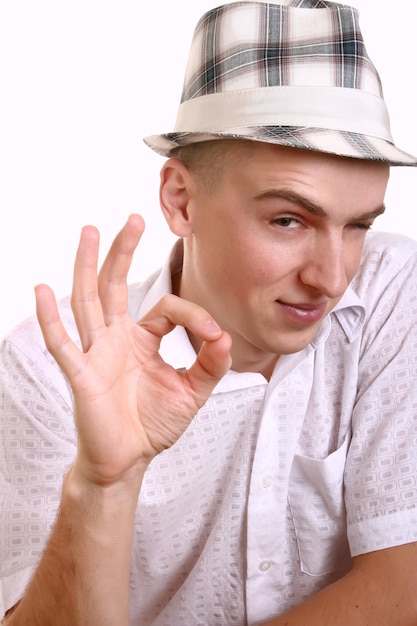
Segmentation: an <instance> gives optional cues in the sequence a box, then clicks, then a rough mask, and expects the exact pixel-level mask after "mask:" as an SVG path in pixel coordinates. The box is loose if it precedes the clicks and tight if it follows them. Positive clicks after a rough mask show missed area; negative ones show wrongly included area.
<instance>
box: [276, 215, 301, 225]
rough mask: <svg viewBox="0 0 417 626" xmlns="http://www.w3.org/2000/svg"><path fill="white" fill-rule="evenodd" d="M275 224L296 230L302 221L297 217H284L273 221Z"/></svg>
mask: <svg viewBox="0 0 417 626" xmlns="http://www.w3.org/2000/svg"><path fill="white" fill-rule="evenodd" d="M272 223H273V224H277V226H281V227H282V228H296V227H297V226H299V224H300V221H299V220H297V219H296V218H295V217H290V216H287V215H286V216H284V217H276V218H274V219H273V220H272Z"/></svg>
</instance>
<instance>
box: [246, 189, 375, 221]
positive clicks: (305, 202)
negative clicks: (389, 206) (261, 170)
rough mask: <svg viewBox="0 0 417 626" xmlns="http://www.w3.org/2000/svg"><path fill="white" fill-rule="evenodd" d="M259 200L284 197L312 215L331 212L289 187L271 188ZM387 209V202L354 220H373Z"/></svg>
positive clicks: (326, 215) (320, 215)
mask: <svg viewBox="0 0 417 626" xmlns="http://www.w3.org/2000/svg"><path fill="white" fill-rule="evenodd" d="M256 198H257V199H258V200H264V199H266V200H267V199H268V198H282V199H283V200H288V201H289V202H292V203H293V204H298V205H299V206H302V207H303V208H304V209H306V211H308V212H309V213H311V214H312V215H317V216H318V217H329V214H328V213H327V212H326V211H325V210H324V209H323V207H321V206H319V205H318V204H316V203H315V202H312V201H311V200H310V199H309V198H306V197H305V196H302V195H300V194H298V193H295V192H294V191H289V190H288V189H270V190H268V191H265V192H264V193H261V194H259V195H258V196H257V197H256ZM384 211H385V204H382V205H381V206H379V207H377V208H376V209H374V210H372V211H367V212H366V213H363V214H362V215H358V216H357V217H356V216H355V217H354V218H353V219H354V220H371V219H375V218H376V217H378V215H382V214H383V213H384Z"/></svg>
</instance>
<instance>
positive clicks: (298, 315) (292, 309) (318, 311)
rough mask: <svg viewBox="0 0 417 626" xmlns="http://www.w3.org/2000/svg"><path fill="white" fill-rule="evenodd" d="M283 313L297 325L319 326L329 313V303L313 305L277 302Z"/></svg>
mask: <svg viewBox="0 0 417 626" xmlns="http://www.w3.org/2000/svg"><path fill="white" fill-rule="evenodd" d="M277 304H278V306H279V307H280V309H281V311H282V313H284V315H285V316H286V317H287V318H289V319H290V320H291V321H293V322H296V323H297V324H317V322H319V321H320V320H321V319H323V317H324V316H325V315H326V312H327V303H322V304H318V305H312V304H286V303H285V302H281V301H280V300H277Z"/></svg>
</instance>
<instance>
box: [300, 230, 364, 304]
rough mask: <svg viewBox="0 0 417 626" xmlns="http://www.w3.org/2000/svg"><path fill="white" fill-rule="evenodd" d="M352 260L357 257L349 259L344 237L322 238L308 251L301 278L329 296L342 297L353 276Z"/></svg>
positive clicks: (306, 283) (309, 285) (311, 286)
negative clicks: (351, 271) (351, 273)
mask: <svg viewBox="0 0 417 626" xmlns="http://www.w3.org/2000/svg"><path fill="white" fill-rule="evenodd" d="M355 256H356V255H355ZM352 262H355V259H353V258H350V259H349V255H348V253H347V250H346V249H345V245H344V242H343V237H327V238H320V239H319V240H317V241H316V242H315V243H314V245H312V246H311V247H310V249H309V250H308V252H306V257H305V260H304V264H303V266H302V268H301V270H300V273H299V275H300V279H301V281H302V282H303V283H304V284H305V285H307V286H308V287H310V288H313V289H314V290H316V291H317V292H319V293H320V294H323V295H325V296H326V297H328V298H340V297H341V296H342V295H343V294H344V292H345V291H346V289H347V286H348V284H349V282H350V279H351V278H352V276H350V267H351V265H352Z"/></svg>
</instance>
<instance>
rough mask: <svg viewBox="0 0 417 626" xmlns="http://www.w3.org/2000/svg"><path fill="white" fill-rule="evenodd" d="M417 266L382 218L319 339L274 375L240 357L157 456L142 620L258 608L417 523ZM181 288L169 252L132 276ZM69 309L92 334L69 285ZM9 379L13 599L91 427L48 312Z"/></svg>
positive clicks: (140, 585) (8, 533) (215, 624)
mask: <svg viewBox="0 0 417 626" xmlns="http://www.w3.org/2000/svg"><path fill="white" fill-rule="evenodd" d="M177 252H178V250H177ZM175 262H176V263H179V262H180V259H179V258H177V260H176V261H175ZM416 277H417V244H416V243H415V242H412V241H410V240H408V239H406V238H404V237H401V236H396V235H383V234H379V233H370V234H369V235H368V236H367V243H366V246H365V252H364V260H363V263H362V265H361V268H360V270H359V272H358V274H357V276H356V277H355V279H354V281H353V283H352V288H351V289H348V291H347V292H346V294H345V296H344V298H343V299H342V301H341V302H340V303H339V304H338V306H337V307H336V309H335V311H334V312H333V313H332V314H330V316H329V317H328V318H326V320H324V323H323V324H322V326H321V328H320V330H319V332H318V333H317V335H316V337H315V338H314V340H313V342H312V343H311V344H310V345H309V346H308V347H307V348H306V349H305V350H303V351H301V352H299V353H297V354H293V355H288V356H284V357H282V358H280V360H279V361H278V364H277V367H276V369H275V371H274V374H273V377H272V379H271V381H270V382H269V384H268V383H267V382H266V380H265V379H264V378H263V377H262V376H261V375H259V374H236V373H234V372H231V373H230V374H228V375H227V376H226V377H224V379H223V380H222V381H221V382H220V383H219V385H218V386H217V387H216V389H215V392H214V393H213V394H212V396H211V398H210V399H209V401H208V402H207V403H206V405H205V406H204V407H203V408H202V409H201V411H200V412H199V413H198V414H197V416H196V417H195V419H194V420H193V422H192V423H191V425H190V426H189V428H188V429H187V430H186V432H185V433H184V434H183V436H182V437H181V438H180V439H179V441H178V442H177V443H176V444H175V445H174V446H173V447H172V448H171V449H169V450H166V451H164V452H163V453H162V454H160V455H159V456H158V457H156V458H155V459H154V461H153V462H152V464H151V465H150V467H149V469H148V471H147V473H146V476H145V480H144V484H143V489H142V492H141V496H140V500H139V503H138V509H137V516H136V524H135V531H134V542H133V549H132V570H131V582H130V585H131V621H130V624H131V626H144V625H149V626H179V625H183V626H189V624H193V625H195V626H207V624H210V626H220V625H221V626H224V624H239V625H240V626H241V625H244V624H257V623H259V622H261V621H262V620H266V619H268V618H270V617H272V616H273V615H277V614H279V613H281V612H282V611H284V610H286V609H288V608H290V607H292V606H294V605H296V604H298V603H300V602H302V601H303V600H304V599H306V598H307V597H309V596H311V595H312V594H313V593H315V592H316V591H318V590H319V589H320V588H322V587H324V586H325V585H327V584H329V583H330V582H332V581H333V580H336V579H337V578H339V577H341V576H342V575H343V574H344V573H345V572H346V570H347V569H348V568H349V567H350V564H351V557H352V556H354V555H357V554H361V553H364V552H368V551H373V550H378V549H381V548H385V547H389V546H395V545H400V544H403V543H407V542H411V541H416V540H417V447H416V433H417V386H416V382H415V381H416V380H417V375H416V374H417V356H416V355H417V324H416V322H417V278H416ZM169 289H170V265H167V266H166V267H165V268H164V270H163V272H162V273H161V274H160V275H159V276H157V277H155V276H154V277H152V278H151V279H150V280H149V281H147V283H145V284H144V285H142V286H140V287H132V289H131V291H130V298H131V313H132V316H133V317H134V318H138V317H139V316H140V315H142V314H144V313H145V312H146V311H147V310H149V308H151V307H152V306H153V304H154V302H155V301H157V300H158V299H159V298H160V297H161V296H162V295H163V294H164V293H166V292H167V291H168V290H169ZM61 310H62V313H63V315H64V319H65V322H66V325H67V326H68V328H69V330H70V331H71V333H72V334H74V333H75V329H74V325H73V320H72V316H71V313H70V310H69V304H68V301H64V302H63V303H61ZM168 337H169V339H168V338H167V341H166V342H164V343H163V345H162V348H161V354H162V356H163V358H165V359H166V360H169V361H170V362H172V363H173V364H174V366H175V367H179V366H181V365H183V366H189V365H190V360H191V359H192V358H193V351H192V348H191V346H190V344H189V342H188V339H187V336H186V333H185V331H183V329H177V331H176V332H175V333H174V334H173V335H168ZM0 378H1V396H0V603H2V604H1V607H0V609H2V610H3V611H4V610H5V609H6V608H8V607H9V606H11V605H12V604H14V603H15V602H16V601H17V600H18V598H19V597H20V595H21V593H22V592H23V589H24V586H25V584H26V583H27V580H28V578H29V576H30V575H31V573H32V571H33V569H34V568H35V566H36V562H37V559H38V558H39V555H40V553H41V550H42V548H43V546H44V544H45V542H46V540H47V537H48V533H49V529H50V526H51V524H52V523H53V521H54V518H55V515H56V510H57V507H58V504H59V498H60V489H61V483H62V476H63V474H64V472H65V471H66V469H67V467H68V465H69V464H70V463H71V460H72V458H73V456H74V454H75V449H76V434H75V430H74V426H73V421H72V400H71V394H70V392H69V389H68V385H67V383H66V380H65V379H64V377H63V376H62V375H61V374H60V372H59V369H58V368H57V367H56V365H55V363H54V362H53V359H51V358H50V357H49V356H48V353H47V351H46V350H45V348H44V346H43V343H42V341H41V338H40V335H39V331H38V330H37V325H36V323H35V322H34V321H33V320H31V321H28V322H26V323H24V324H23V325H21V326H20V327H18V328H17V329H16V330H15V331H14V332H12V333H11V334H10V335H9V336H8V338H6V340H5V341H4V342H3V344H2V348H1V359H0ZM115 540H116V539H115Z"/></svg>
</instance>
